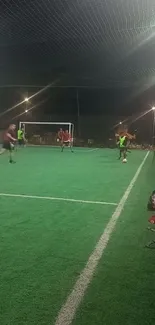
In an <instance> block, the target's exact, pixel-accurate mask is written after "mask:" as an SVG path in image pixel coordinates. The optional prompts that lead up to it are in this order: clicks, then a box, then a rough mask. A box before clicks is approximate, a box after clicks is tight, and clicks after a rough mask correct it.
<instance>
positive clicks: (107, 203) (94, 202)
mask: <svg viewBox="0 0 155 325" xmlns="http://www.w3.org/2000/svg"><path fill="white" fill-rule="evenodd" d="M1 196H5V197H16V198H25V199H39V200H51V201H64V202H74V203H84V204H99V205H114V206H116V205H118V204H117V203H114V202H104V201H89V200H88V201H86V200H76V199H68V198H63V197H52V196H38V195H26V194H11V193H0V197H1Z"/></svg>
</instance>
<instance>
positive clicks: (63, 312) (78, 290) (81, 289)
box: [55, 152, 149, 325]
mask: <svg viewBox="0 0 155 325" xmlns="http://www.w3.org/2000/svg"><path fill="white" fill-rule="evenodd" d="M148 155H149V152H147V154H146V155H145V157H144V159H143V161H142V163H141V164H140V166H139V168H138V169H137V171H136V173H135V175H134V177H133V179H132V180H131V182H130V184H129V186H128V187H127V189H126V191H125V193H124V195H123V196H122V198H121V200H120V202H119V204H118V206H117V208H116V210H115V211H114V213H113V214H112V216H111V218H110V220H109V222H108V224H107V226H106V228H105V230H104V232H103V234H102V235H101V237H100V239H99V241H98V243H97V245H96V247H95V248H94V251H93V252H92V254H91V255H90V256H89V259H88V261H87V264H86V266H85V267H84V269H83V270H82V272H81V274H80V276H79V278H78V279H77V281H76V283H75V285H74V287H73V289H72V291H71V292H70V294H69V296H68V297H67V300H66V302H65V303H64V305H63V306H62V308H61V309H60V311H59V314H58V316H57V319H56V322H55V325H70V324H71V323H72V321H73V319H74V317H75V315H76V311H77V309H78V308H79V306H80V304H81V301H82V299H83V297H84V295H85V292H86V290H87V288H88V286H89V284H90V282H91V280H92V278H93V275H94V272H95V270H96V268H97V266H98V264H99V261H100V259H101V257H102V255H103V253H104V250H105V248H106V247H107V244H108V242H109V239H110V237H111V235H112V233H113V230H114V229H115V227H116V223H117V221H118V219H119V217H120V215H121V213H122V210H123V209H124V205H125V203H126V201H127V199H128V197H129V195H130V193H131V190H132V188H133V186H134V184H135V183H136V180H137V178H138V176H139V174H140V172H141V170H142V168H143V165H144V163H145V161H146V159H147V157H148Z"/></svg>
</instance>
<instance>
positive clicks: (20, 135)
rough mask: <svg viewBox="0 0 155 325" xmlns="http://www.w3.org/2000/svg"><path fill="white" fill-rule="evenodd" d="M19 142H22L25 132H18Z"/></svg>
mask: <svg viewBox="0 0 155 325" xmlns="http://www.w3.org/2000/svg"><path fill="white" fill-rule="evenodd" d="M17 133H18V140H22V139H23V131H21V130H18V132H17Z"/></svg>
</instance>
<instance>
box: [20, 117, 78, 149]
mask: <svg viewBox="0 0 155 325" xmlns="http://www.w3.org/2000/svg"><path fill="white" fill-rule="evenodd" d="M19 128H23V129H24V132H25V137H26V139H27V140H28V143H29V144H32V145H50V146H58V145H59V142H57V139H58V137H57V135H58V131H59V130H60V128H62V129H63V131H65V130H68V131H69V133H70V135H71V137H72V139H74V124H73V123H70V122H19Z"/></svg>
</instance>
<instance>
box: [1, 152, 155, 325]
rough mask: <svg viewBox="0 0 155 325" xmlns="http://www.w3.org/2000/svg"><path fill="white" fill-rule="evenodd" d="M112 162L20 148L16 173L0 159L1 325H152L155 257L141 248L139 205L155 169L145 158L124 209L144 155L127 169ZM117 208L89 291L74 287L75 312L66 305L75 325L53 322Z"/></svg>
mask: <svg viewBox="0 0 155 325" xmlns="http://www.w3.org/2000/svg"><path fill="white" fill-rule="evenodd" d="M117 154H118V153H117V151H116V150H110V149H109V150H108V149H98V150H94V149H87V148H84V149H81V148H79V149H75V152H74V154H72V153H71V152H70V151H69V150H68V149H66V150H65V151H64V152H63V153H61V152H60V150H59V148H42V147H38V148H24V149H20V150H19V151H17V153H16V161H17V163H16V164H15V165H10V164H9V163H8V160H7V155H5V154H3V155H1V156H0V324H1V325H28V324H30V325H31V324H33V325H39V324H40V325H45V324H46V325H54V324H57V325H62V324H63V325H69V324H71V323H72V324H73V325H103V324H104V325H111V324H112V325H124V324H126V325H135V324H137V325H146V324H154V323H155V312H154V310H155V300H154V291H155V283H154V270H155V255H154V254H155V250H151V249H147V248H145V247H144V246H145V244H146V243H147V242H148V241H149V240H150V239H152V238H153V237H154V234H153V233H151V232H149V231H148V230H146V228H147V225H148V223H147V220H148V217H149V216H150V214H149V213H148V212H147V210H146V206H147V200H148V197H149V195H150V192H151V191H152V190H154V189H155V184H154V179H155V161H153V155H152V153H150V154H149V156H148V157H147V159H146V161H145V163H144V165H143V167H142V169H141V170H140V174H139V176H138V178H136V179H135V182H134V184H131V188H129V190H128V194H129V196H128V195H127V196H126V197H125V198H124V199H123V200H124V203H125V205H123V204H122V203H119V202H120V200H121V198H122V197H123V195H124V193H125V191H126V190H127V188H128V186H129V184H130V182H131V180H132V179H133V177H134V175H135V174H136V172H137V170H138V168H139V166H140V165H141V163H142V162H143V160H144V157H145V156H146V151H132V153H131V154H130V155H129V157H128V158H129V159H128V163H127V164H122V163H121V162H120V161H118V160H117ZM130 190H131V192H130ZM116 209H118V216H119V214H120V216H119V219H118V220H117V223H116V224H115V225H114V227H113V232H112V235H111V236H110V240H109V241H108V240H107V242H105V243H103V242H102V245H105V249H104V250H103V255H102V257H101V259H100V260H99V261H98V263H97V267H96V268H95V270H94V272H93V274H92V278H91V279H90V280H91V281H90V283H88V285H86V289H87V290H85V291H84V292H83V294H81V292H82V287H81V288H80V287H79V288H78V289H79V291H80V292H79V294H80V295H81V296H80V297H81V298H82V299H81V298H80V301H79V302H80V303H79V302H76V306H73V305H74V304H73V305H72V301H70V302H69V303H70V306H69V308H70V310H71V312H72V311H73V309H74V308H75V311H76V313H74V312H73V314H74V319H73V321H72V322H70V323H69V320H68V318H64V320H60V319H59V320H58V319H57V316H58V314H59V312H60V310H61V307H62V305H63V304H64V303H65V302H66V299H67V297H68V296H69V295H70V293H72V289H73V288H74V285H75V283H76V281H77V279H78V278H79V277H80V275H81V272H82V271H83V269H85V266H86V263H87V261H88V259H89V256H90V255H91V254H92V252H93V250H94V248H95V246H96V244H97V243H98V241H99V239H100V237H101V235H102V234H103V233H104V230H106V229H107V225H108V222H109V221H110V220H111V217H112V215H113V213H114V211H115V210H116ZM109 227H111V226H109ZM109 229H110V228H109ZM93 262H94V261H93V258H92V259H91V260H90V263H91V265H92V264H93ZM87 276H88V278H89V276H90V272H88V274H87ZM88 282H89V281H88ZM75 300H76V298H75ZM66 308H67V307H66ZM59 315H60V314H59ZM56 319H57V321H56Z"/></svg>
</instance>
